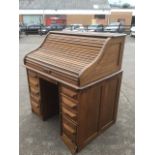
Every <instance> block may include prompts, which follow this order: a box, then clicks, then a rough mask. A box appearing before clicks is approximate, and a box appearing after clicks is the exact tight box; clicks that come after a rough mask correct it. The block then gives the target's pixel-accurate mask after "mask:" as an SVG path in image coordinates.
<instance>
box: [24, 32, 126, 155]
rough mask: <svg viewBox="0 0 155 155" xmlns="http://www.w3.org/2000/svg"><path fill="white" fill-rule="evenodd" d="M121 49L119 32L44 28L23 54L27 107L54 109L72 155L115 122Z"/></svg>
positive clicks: (41, 112) (46, 113) (43, 113)
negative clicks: (45, 31)
mask: <svg viewBox="0 0 155 155" xmlns="http://www.w3.org/2000/svg"><path fill="white" fill-rule="evenodd" d="M123 48H124V35H123V34H99V33H66V32H50V33H49V34H48V35H47V37H46V38H45V40H44V42H43V43H42V45H41V46H40V47H39V48H38V49H36V50H34V51H32V52H31V53H29V54H28V55H26V56H25V58H24V64H25V66H26V68H27V76H28V83H29V92H30V101H31V108H32V111H33V112H34V113H36V114H37V115H38V116H40V117H41V118H42V119H43V120H46V119H48V118H49V117H52V116H53V115H55V114H58V113H59V117H60V135H61V137H62V140H63V141H64V143H65V144H66V145H67V146H68V148H69V149H70V151H71V152H72V153H73V154H74V153H76V152H79V151H80V150H81V149H82V148H83V147H85V146H86V145H87V144H88V143H89V142H90V141H91V140H92V139H94V138H95V137H96V136H98V135H99V134H101V133H102V132H103V131H104V130H105V129H107V128H109V127H110V126H111V125H112V124H114V123H115V121H116V117H117V109H118V101H119V93H120V85H121V77H122V71H121V64H122V55H123Z"/></svg>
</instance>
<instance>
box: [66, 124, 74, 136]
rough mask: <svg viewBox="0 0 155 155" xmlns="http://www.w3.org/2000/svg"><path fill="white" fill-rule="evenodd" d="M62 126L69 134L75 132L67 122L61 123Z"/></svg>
mask: <svg viewBox="0 0 155 155" xmlns="http://www.w3.org/2000/svg"><path fill="white" fill-rule="evenodd" d="M63 127H64V128H65V129H66V130H67V131H69V132H70V133H71V134H75V130H74V129H72V128H71V127H70V126H68V125H67V124H63Z"/></svg>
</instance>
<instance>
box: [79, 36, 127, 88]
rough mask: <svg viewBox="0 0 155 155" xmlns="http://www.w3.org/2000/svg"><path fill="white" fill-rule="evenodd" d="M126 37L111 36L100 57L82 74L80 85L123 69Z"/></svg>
mask: <svg viewBox="0 0 155 155" xmlns="http://www.w3.org/2000/svg"><path fill="white" fill-rule="evenodd" d="M124 42H125V37H119V38H111V39H110V40H109V42H108V43H107V44H106V45H105V48H103V53H102V54H101V55H100V58H99V59H98V60H97V61H96V62H94V63H93V64H92V65H91V66H88V68H86V69H85V70H84V71H83V73H81V76H80V86H84V85H86V84H88V83H91V82H94V81H96V80H99V79H101V78H103V77H106V76H108V75H110V74H113V73H115V72H117V71H119V70H120V69H121V65H122V56H123V50H124Z"/></svg>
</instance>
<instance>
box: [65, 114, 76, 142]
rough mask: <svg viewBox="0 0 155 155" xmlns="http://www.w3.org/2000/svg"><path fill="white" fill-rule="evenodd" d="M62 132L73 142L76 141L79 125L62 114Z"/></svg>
mask: <svg viewBox="0 0 155 155" xmlns="http://www.w3.org/2000/svg"><path fill="white" fill-rule="evenodd" d="M62 132H63V134H65V135H66V136H67V137H68V138H69V139H70V141H71V142H74V143H75V142H76V137H77V126H76V125H75V124H73V123H72V122H71V121H70V120H68V119H67V118H66V117H65V116H62Z"/></svg>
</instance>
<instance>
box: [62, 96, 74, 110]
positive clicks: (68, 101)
mask: <svg viewBox="0 0 155 155" xmlns="http://www.w3.org/2000/svg"><path fill="white" fill-rule="evenodd" d="M61 102H62V103H64V104H65V105H67V106H68V107H70V108H76V107H77V102H75V101H73V100H71V99H69V98H67V97H65V96H64V95H61Z"/></svg>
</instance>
